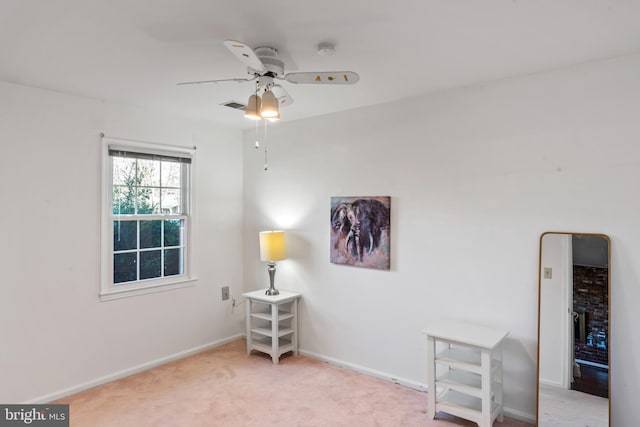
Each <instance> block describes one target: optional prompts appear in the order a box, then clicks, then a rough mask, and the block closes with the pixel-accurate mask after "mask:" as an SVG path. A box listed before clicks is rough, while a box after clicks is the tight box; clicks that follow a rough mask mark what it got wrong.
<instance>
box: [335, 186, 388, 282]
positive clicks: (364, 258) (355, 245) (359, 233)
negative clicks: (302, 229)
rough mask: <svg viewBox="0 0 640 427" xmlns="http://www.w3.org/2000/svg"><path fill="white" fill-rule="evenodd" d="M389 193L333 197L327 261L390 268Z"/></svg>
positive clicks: (383, 268) (381, 268) (365, 266)
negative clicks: (377, 195) (376, 195)
mask: <svg viewBox="0 0 640 427" xmlns="http://www.w3.org/2000/svg"><path fill="white" fill-rule="evenodd" d="M390 233H391V197H388V196H382V197H332V198H331V239H330V241H331V247H330V249H329V253H330V261H331V262H332V263H334V264H346V265H353V266H356V267H364V268H375V269H379V270H389V269H390V267H391V257H390V255H391V251H390V247H389V240H390V239H389V237H390Z"/></svg>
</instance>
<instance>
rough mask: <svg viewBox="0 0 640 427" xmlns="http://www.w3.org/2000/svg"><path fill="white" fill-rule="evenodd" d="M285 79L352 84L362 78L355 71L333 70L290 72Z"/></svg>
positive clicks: (291, 81) (297, 81)
mask: <svg viewBox="0 0 640 427" xmlns="http://www.w3.org/2000/svg"><path fill="white" fill-rule="evenodd" d="M284 79H285V80H286V81H288V82H290V83H313V84H330V85H352V84H354V83H357V82H358V80H360V76H359V75H358V74H356V73H354V72H353V71H333V72H322V73H289V74H287V75H286V76H284Z"/></svg>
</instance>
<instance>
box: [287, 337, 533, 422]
mask: <svg viewBox="0 0 640 427" xmlns="http://www.w3.org/2000/svg"><path fill="white" fill-rule="evenodd" d="M298 353H300V354H301V355H302V356H306V357H309V358H311V359H316V360H320V361H322V362H326V363H330V364H332V365H335V366H339V367H342V368H346V369H350V370H352V371H356V372H360V373H362V374H365V375H369V376H372V377H375V378H379V379H381V380H385V381H389V382H392V383H395V384H400V385H402V386H405V387H409V388H412V389H414V390H418V391H421V392H426V391H428V389H429V387H428V386H427V384H424V383H421V382H418V381H413V380H409V379H406V378H400V377H397V376H394V375H392V374H389V373H387V372H382V371H378V370H375V369H371V368H367V367H365V366H360V365H356V364H355V363H349V362H345V361H343V360H339V359H335V358H333V357H329V356H324V355H322V354H318V353H314V352H312V351H308V350H303V349H298ZM504 414H505V416H507V417H509V418H512V419H514V420H518V421H523V422H526V423H531V424H535V422H536V417H535V415H533V414H528V413H526V412H522V411H518V410H515V409H511V408H507V407H505V408H504Z"/></svg>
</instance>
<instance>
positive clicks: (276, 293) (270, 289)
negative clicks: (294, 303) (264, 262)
mask: <svg viewBox="0 0 640 427" xmlns="http://www.w3.org/2000/svg"><path fill="white" fill-rule="evenodd" d="M264 294H265V295H270V296H273V295H280V291H279V290H277V289H272V288H269V289H267V291H266V292H265V293H264Z"/></svg>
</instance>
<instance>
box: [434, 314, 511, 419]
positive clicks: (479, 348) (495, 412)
mask: <svg viewBox="0 0 640 427" xmlns="http://www.w3.org/2000/svg"><path fill="white" fill-rule="evenodd" d="M422 332H423V333H424V334H425V335H427V353H428V354H427V358H428V367H427V377H428V386H429V392H428V395H427V403H428V407H427V413H428V415H429V418H431V419H433V418H435V416H436V413H438V412H440V411H442V412H447V413H449V414H452V415H455V416H458V417H461V418H465V419H467V420H471V421H473V422H475V423H477V424H478V425H479V426H480V427H491V426H492V425H493V422H494V421H495V420H496V419H497V420H499V421H502V419H503V414H502V411H503V409H502V342H503V340H504V338H505V337H506V336H507V335H508V334H509V332H507V331H503V330H497V329H492V328H485V327H481V326H476V325H470V324H463V323H455V322H441V323H438V324H434V325H431V326H429V327H427V328H425V329H424V330H423V331H422Z"/></svg>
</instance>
